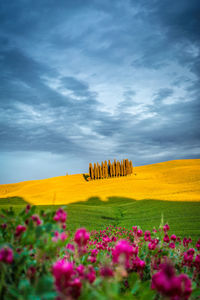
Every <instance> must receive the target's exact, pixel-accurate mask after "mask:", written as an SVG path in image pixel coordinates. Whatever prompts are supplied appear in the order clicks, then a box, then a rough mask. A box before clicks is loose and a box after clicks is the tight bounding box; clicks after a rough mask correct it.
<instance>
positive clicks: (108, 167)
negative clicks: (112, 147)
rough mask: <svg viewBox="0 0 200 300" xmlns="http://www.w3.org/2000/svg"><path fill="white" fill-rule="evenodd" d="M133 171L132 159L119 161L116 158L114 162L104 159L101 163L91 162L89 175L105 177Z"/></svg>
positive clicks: (93, 177)
mask: <svg viewBox="0 0 200 300" xmlns="http://www.w3.org/2000/svg"><path fill="white" fill-rule="evenodd" d="M131 173H133V164H132V161H131V160H130V161H129V160H128V159H123V160H121V163H120V162H119V161H116V160H114V161H113V163H111V162H110V160H109V161H108V162H107V161H106V160H105V162H103V161H102V163H101V165H100V164H99V163H97V164H96V163H94V166H93V165H92V163H90V164H89V175H90V178H91V179H103V178H108V177H119V176H126V175H129V174H131Z"/></svg>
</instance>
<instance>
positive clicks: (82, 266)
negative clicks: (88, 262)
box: [76, 265, 85, 277]
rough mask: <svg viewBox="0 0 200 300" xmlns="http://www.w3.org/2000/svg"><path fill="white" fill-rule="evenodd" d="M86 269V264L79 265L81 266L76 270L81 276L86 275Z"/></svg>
mask: <svg viewBox="0 0 200 300" xmlns="http://www.w3.org/2000/svg"><path fill="white" fill-rule="evenodd" d="M84 270H85V267H84V265H79V266H78V267H77V268H76V271H77V272H78V275H79V276H81V277H83V276H84Z"/></svg>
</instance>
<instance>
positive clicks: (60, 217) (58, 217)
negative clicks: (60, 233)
mask: <svg viewBox="0 0 200 300" xmlns="http://www.w3.org/2000/svg"><path fill="white" fill-rule="evenodd" d="M53 219H54V221H56V222H61V223H65V222H66V220H67V213H66V212H65V211H64V210H63V209H62V208H59V209H58V210H57V212H56V213H55V215H54V217H53Z"/></svg>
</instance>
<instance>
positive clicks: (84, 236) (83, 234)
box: [74, 228, 90, 248]
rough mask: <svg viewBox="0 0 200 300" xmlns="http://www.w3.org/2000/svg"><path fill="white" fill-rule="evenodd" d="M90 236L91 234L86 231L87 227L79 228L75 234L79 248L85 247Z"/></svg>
mask: <svg viewBox="0 0 200 300" xmlns="http://www.w3.org/2000/svg"><path fill="white" fill-rule="evenodd" d="M89 238H90V234H89V233H88V232H87V231H86V229H85V228H79V229H78V230H77V231H76V233H75V236H74V241H75V243H76V244H77V245H78V247H79V248H81V247H85V246H86V245H87V242H88V240H89Z"/></svg>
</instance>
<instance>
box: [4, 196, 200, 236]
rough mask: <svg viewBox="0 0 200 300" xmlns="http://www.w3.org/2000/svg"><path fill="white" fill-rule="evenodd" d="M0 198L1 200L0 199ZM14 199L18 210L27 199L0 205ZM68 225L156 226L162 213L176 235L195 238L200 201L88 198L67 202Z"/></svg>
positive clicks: (199, 222)
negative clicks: (82, 200)
mask: <svg viewBox="0 0 200 300" xmlns="http://www.w3.org/2000/svg"><path fill="white" fill-rule="evenodd" d="M0 201H2V200H1V199H0ZM12 201H13V205H12V206H13V207H14V209H15V210H19V209H21V208H22V207H24V205H25V204H26V203H24V202H23V200H21V203H20V199H19V200H18V204H16V202H17V199H16V198H15V199H10V204H9V205H8V204H7V203H6V201H4V204H3V203H2V202H1V203H2V205H1V207H4V208H7V207H9V206H10V205H11V203H12ZM40 209H44V210H47V209H50V210H56V209H57V206H39V207H38V210H40ZM66 210H67V213H68V221H67V225H68V229H70V230H75V229H76V228H78V227H86V228H87V229H89V230H93V229H97V230H98V229H103V228H105V227H106V226H108V225H110V224H112V225H117V226H125V227H126V228H131V227H132V226H133V225H139V226H141V228H142V229H144V230H146V229H152V227H154V226H156V227H158V226H159V224H160V221H161V215H162V214H163V216H164V221H165V222H168V223H169V224H170V227H171V232H173V233H176V234H177V235H179V236H181V237H184V236H191V237H192V238H193V239H194V240H197V238H199V237H200V202H181V201H179V202H174V201H173V202H172V201H170V202H169V201H159V200H141V201H134V200H132V199H128V198H110V199H109V200H108V201H107V202H104V201H101V200H100V199H99V198H91V199H89V200H88V201H85V202H79V203H78V202H77V203H74V204H69V205H67V208H66Z"/></svg>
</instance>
